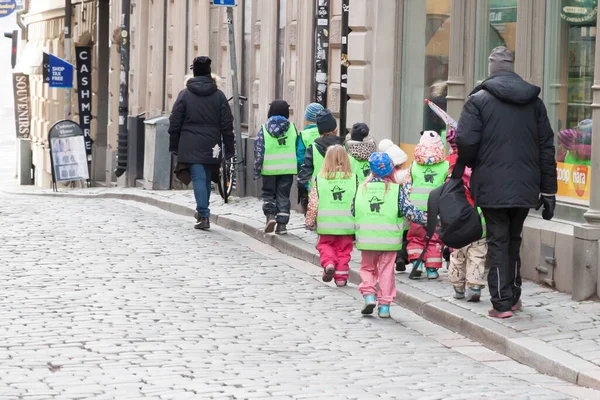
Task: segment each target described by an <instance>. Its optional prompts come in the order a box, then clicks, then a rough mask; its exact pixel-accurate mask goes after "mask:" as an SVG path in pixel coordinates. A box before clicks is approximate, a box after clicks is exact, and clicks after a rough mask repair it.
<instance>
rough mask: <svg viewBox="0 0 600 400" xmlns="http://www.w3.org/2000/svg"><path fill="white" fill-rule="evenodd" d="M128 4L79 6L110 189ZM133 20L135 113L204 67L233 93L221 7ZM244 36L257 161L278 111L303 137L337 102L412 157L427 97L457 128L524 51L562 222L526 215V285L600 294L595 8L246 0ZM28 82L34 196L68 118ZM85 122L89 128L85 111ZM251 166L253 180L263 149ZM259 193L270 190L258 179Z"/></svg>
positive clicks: (166, 10) (46, 13)
mask: <svg viewBox="0 0 600 400" xmlns="http://www.w3.org/2000/svg"><path fill="white" fill-rule="evenodd" d="M28 3H29V4H28V5H26V12H25V13H24V14H23V17H24V22H25V24H26V26H27V30H28V38H27V40H28V42H27V46H28V47H30V48H36V49H43V50H44V51H48V52H51V53H53V54H56V55H58V56H59V57H60V56H62V55H63V54H64V43H63V40H64V35H62V32H63V28H64V0H45V1H39V0H31V1H29V2H28ZM121 6H122V1H121V0H97V1H86V2H81V3H80V2H75V1H74V2H73V27H72V28H73V42H74V44H73V45H75V44H76V43H84V42H86V41H88V42H89V44H91V45H92V46H93V48H94V52H95V53H94V54H95V55H96V57H95V60H94V62H93V66H94V74H93V76H94V81H93V89H94V100H95V101H94V102H93V107H94V108H93V125H92V138H93V139H94V140H95V143H94V153H93V155H92V178H93V180H94V181H96V182H98V183H99V184H111V183H115V182H117V179H116V177H115V176H114V173H113V170H114V168H115V159H116V151H117V133H118V115H119V84H120V80H121V77H122V73H123V71H121V66H120V46H121V42H122V32H121V15H122V13H123V10H122V9H121ZM324 8H325V10H326V11H328V12H327V13H321V10H323V9H324ZM129 11H130V15H131V28H130V45H131V50H130V59H131V67H130V70H129V115H138V114H141V113H145V114H144V115H145V117H146V118H151V117H155V116H160V115H168V113H169V111H170V109H171V107H172V105H173V102H174V101H175V99H176V96H177V94H178V92H179V91H180V90H181V88H182V87H183V82H184V77H185V75H186V74H188V73H189V72H190V71H189V65H190V63H191V60H192V59H193V57H194V56H197V55H206V54H208V55H209V56H210V57H211V58H212V60H213V72H215V73H216V74H217V75H218V77H219V78H218V83H219V86H220V88H221V89H223V90H224V91H225V92H226V94H228V95H230V94H231V66H230V58H229V49H228V30H227V19H226V13H225V9H224V8H222V7H218V6H214V5H211V4H210V2H209V1H208V0H131V9H130V10H129ZM345 11H346V12H348V14H347V16H348V19H347V20H348V23H347V24H348V28H349V30H350V33H349V34H348V36H347V38H346V37H345V35H344V34H343V33H344V31H345V28H346V27H345V24H344V16H343V13H344V12H345ZM234 26H235V30H236V50H237V60H238V65H237V69H238V71H239V75H238V83H239V87H240V92H241V94H242V95H244V96H246V97H248V101H247V102H246V104H245V105H244V106H243V108H242V124H243V125H242V126H243V130H244V131H245V132H247V135H248V140H247V149H250V148H251V146H252V138H253V137H254V136H255V134H256V132H257V131H258V130H259V128H260V126H261V124H262V123H264V121H265V119H266V114H267V109H268V107H269V103H270V102H271V101H272V100H273V99H276V98H283V99H285V100H287V101H288V102H289V103H290V105H291V119H292V121H293V122H294V123H296V125H298V126H303V125H304V121H303V119H304V118H303V110H304V107H305V106H306V105H307V104H308V103H310V102H312V101H315V99H316V98H317V97H318V96H321V95H324V97H323V98H322V101H323V103H324V104H325V105H326V106H327V107H329V108H331V109H332V111H333V112H334V114H335V115H336V116H338V117H339V116H340V113H341V112H342V111H343V109H344V105H345V107H346V110H347V113H346V118H345V121H346V128H348V127H350V126H352V124H353V123H355V122H359V121H362V122H366V123H367V124H369V126H370V127H371V130H372V133H373V135H374V136H375V137H376V138H377V139H384V138H390V139H392V140H394V141H395V142H397V143H399V144H400V145H401V146H402V147H403V148H404V150H405V151H406V152H407V154H409V156H410V155H411V154H412V151H413V148H414V145H415V144H416V143H417V141H418V138H419V132H420V131H422V130H423V129H435V130H438V131H443V130H444V126H443V125H442V124H441V123H440V121H439V119H437V117H435V116H434V115H433V114H432V113H431V112H429V111H428V109H426V106H425V104H424V99H426V98H427V99H430V100H432V101H433V102H435V103H436V104H438V105H440V106H441V107H442V108H444V109H446V110H447V111H448V113H449V114H450V115H451V116H453V117H454V118H455V119H457V120H458V118H459V116H460V112H461V109H462V106H463V104H464V102H465V100H466V98H467V97H468V95H469V93H470V91H471V90H472V89H473V87H474V86H475V85H476V84H477V83H478V82H480V81H482V80H483V79H485V77H486V76H487V68H488V65H487V64H488V60H487V57H488V55H489V53H490V51H491V50H492V49H493V48H494V47H496V46H499V45H504V46H506V47H508V48H509V49H511V50H512V51H513V52H514V54H515V69H516V72H518V73H519V74H520V75H521V76H523V77H524V78H525V79H526V80H528V81H529V82H531V83H534V84H536V85H538V86H540V87H541V88H542V94H541V96H542V98H543V99H544V101H545V103H546V106H547V109H548V114H549V116H550V119H551V123H552V126H553V128H554V130H555V132H556V133H557V140H556V145H557V160H558V161H559V163H558V177H559V193H558V200H559V205H558V207H557V212H556V220H555V221H551V222H548V221H543V220H542V219H540V218H539V216H538V215H537V214H535V213H532V216H531V217H530V218H529V219H528V221H527V224H526V227H525V231H524V246H525V248H526V249H527V251H524V252H523V254H522V256H523V272H524V276H525V277H526V278H530V279H533V280H537V281H541V282H545V283H546V284H548V285H551V286H553V287H555V288H557V289H559V290H561V291H566V292H572V293H573V294H574V297H575V298H578V299H581V298H588V297H590V296H594V295H596V294H597V293H599V292H600V286H599V283H598V265H599V262H598V258H599V256H600V251H599V243H600V241H599V240H600V141H599V140H592V136H593V135H592V133H593V132H596V131H600V108H599V107H598V104H600V62H599V63H596V61H600V60H598V58H599V57H600V52H598V51H596V50H597V49H598V44H597V43H596V32H597V27H598V18H597V1H596V0H528V1H517V0H423V1H416V0H395V1H391V0H277V1H276V0H237V7H236V8H235V11H234ZM318 28H321V29H318ZM317 32H319V37H318V38H317V37H316V36H317ZM345 45H347V48H348V52H347V54H344V55H343V56H342V48H343V46H345ZM30 53H31V51H30ZM317 56H318V57H319V60H320V61H318V62H317V59H316V58H317ZM30 58H32V57H30ZM33 58H35V57H33ZM342 59H343V61H342ZM29 63H30V64H35V63H34V62H31V61H29ZM342 63H345V64H346V65H349V66H348V69H347V75H343V74H342ZM597 65H598V67H597ZM324 66H326V67H327V68H326V74H323V67H324ZM28 73H30V79H31V84H32V107H33V121H32V126H33V134H32V138H33V144H32V146H33V153H34V157H33V159H34V165H35V168H36V177H37V179H36V184H38V185H40V186H47V185H48V184H49V179H50V178H49V172H50V171H49V162H48V154H47V143H46V139H47V131H48V127H49V126H50V125H51V124H52V123H53V122H55V121H56V120H58V119H61V118H62V117H63V114H64V96H63V94H62V92H61V91H59V90H58V89H48V88H47V87H45V85H44V84H43V83H42V82H41V75H40V74H41V70H40V69H39V68H38V69H35V68H30V70H29V72H28ZM346 82H347V83H346ZM344 90H347V97H346V95H345V94H344ZM75 93H76V92H75V91H73V104H75V103H76V95H75ZM72 114H73V117H74V119H75V120H77V115H76V107H73V109H72ZM246 162H247V164H248V169H251V168H252V164H251V162H252V155H251V151H247V154H246ZM247 186H248V188H247V190H248V192H249V193H254V194H257V193H258V192H257V190H258V186H257V183H255V182H253V181H252V179H251V178H250V179H248V185H247Z"/></svg>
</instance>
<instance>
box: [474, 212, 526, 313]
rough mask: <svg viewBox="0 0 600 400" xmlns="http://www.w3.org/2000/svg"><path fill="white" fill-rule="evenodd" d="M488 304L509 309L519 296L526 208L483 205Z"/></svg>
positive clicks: (499, 309) (498, 308)
mask: <svg viewBox="0 0 600 400" xmlns="http://www.w3.org/2000/svg"><path fill="white" fill-rule="evenodd" d="M482 210H483V216H484V217H485V222H486V225H487V235H486V236H487V245H488V251H487V256H488V258H489V263H490V272H489V274H488V286H489V288H490V295H491V297H492V305H493V306H494V308H495V309H496V310H498V311H510V309H511V307H512V306H513V305H515V304H517V302H518V301H519V299H520V298H521V253H520V250H521V232H522V231H523V224H524V223H525V219H526V218H527V214H529V209H528V208H483V209H482Z"/></svg>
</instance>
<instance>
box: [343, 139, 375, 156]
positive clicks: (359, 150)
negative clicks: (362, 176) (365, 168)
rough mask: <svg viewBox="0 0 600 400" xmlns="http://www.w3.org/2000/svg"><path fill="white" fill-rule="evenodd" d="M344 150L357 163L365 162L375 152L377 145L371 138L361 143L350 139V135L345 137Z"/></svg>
mask: <svg viewBox="0 0 600 400" xmlns="http://www.w3.org/2000/svg"><path fill="white" fill-rule="evenodd" d="M346 150H348V153H349V154H350V155H351V156H352V157H354V158H356V159H357V160H358V161H367V160H368V159H369V157H371V154H373V153H375V152H376V151H377V144H376V143H375V139H373V137H372V136H370V135H369V136H367V137H366V138H364V139H363V140H362V141H357V140H352V139H350V135H349V134H348V135H346Z"/></svg>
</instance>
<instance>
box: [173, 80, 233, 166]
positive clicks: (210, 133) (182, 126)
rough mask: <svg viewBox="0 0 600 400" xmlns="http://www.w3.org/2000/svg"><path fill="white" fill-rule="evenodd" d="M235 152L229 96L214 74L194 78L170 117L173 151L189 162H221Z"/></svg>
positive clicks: (179, 98) (178, 98)
mask: <svg viewBox="0 0 600 400" xmlns="http://www.w3.org/2000/svg"><path fill="white" fill-rule="evenodd" d="M223 144H224V145H225V157H226V158H230V157H233V155H234V154H235V147H234V135H233V116H232V115H231V109H230V108H229V103H228V102H227V98H226V97H225V95H224V94H223V92H222V91H220V90H219V89H217V85H216V84H215V83H214V82H213V80H212V79H211V77H210V76H197V77H194V78H192V79H190V80H189V81H188V83H187V88H186V89H183V90H182V91H181V92H180V93H179V96H177V100H176V101H175V104H174V105H173V110H172V111H171V116H170V118H169V151H171V152H173V153H176V154H177V161H178V162H180V163H186V164H219V163H220V162H221V159H222V149H221V146H223Z"/></svg>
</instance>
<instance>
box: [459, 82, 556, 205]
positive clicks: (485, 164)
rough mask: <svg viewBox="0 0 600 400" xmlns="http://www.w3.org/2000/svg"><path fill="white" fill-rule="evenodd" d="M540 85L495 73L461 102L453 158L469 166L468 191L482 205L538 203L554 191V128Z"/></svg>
mask: <svg viewBox="0 0 600 400" xmlns="http://www.w3.org/2000/svg"><path fill="white" fill-rule="evenodd" d="M539 93H540V88H539V87H537V86H534V85H531V84H529V83H527V82H525V81H524V80H523V79H522V78H521V77H520V76H519V75H517V74H515V73H514V72H506V71H502V72H497V73H495V74H493V75H491V76H490V77H489V78H488V79H486V80H485V81H484V82H483V83H482V84H481V85H479V86H477V87H476V88H475V89H474V90H473V92H472V93H471V95H470V96H469V99H468V100H467V102H466V103H465V106H464V108H463V111H462V114H461V116H460V120H459V122H458V129H457V145H458V161H459V162H461V163H463V164H464V165H467V166H469V167H471V168H473V174H472V176H471V193H472V195H473V199H474V200H475V202H476V204H477V205H478V206H480V207H484V208H486V207H487V208H513V207H524V208H534V207H537V205H538V202H539V196H540V193H545V194H555V193H556V191H557V184H556V159H555V152H554V133H553V132H552V128H551V127H550V122H549V121H548V115H547V114H546V107H545V106H544V103H543V102H542V100H540V99H539V98H538V95H539Z"/></svg>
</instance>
